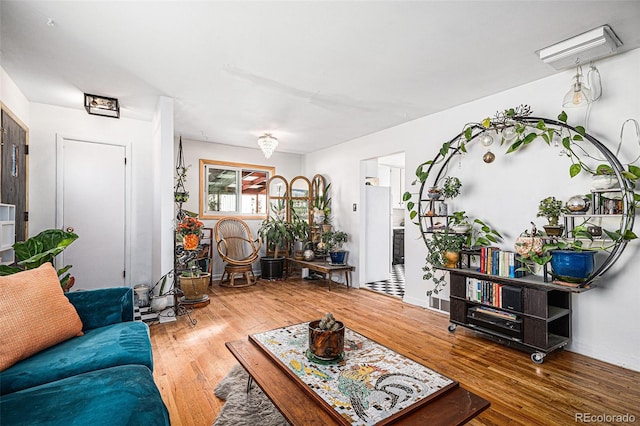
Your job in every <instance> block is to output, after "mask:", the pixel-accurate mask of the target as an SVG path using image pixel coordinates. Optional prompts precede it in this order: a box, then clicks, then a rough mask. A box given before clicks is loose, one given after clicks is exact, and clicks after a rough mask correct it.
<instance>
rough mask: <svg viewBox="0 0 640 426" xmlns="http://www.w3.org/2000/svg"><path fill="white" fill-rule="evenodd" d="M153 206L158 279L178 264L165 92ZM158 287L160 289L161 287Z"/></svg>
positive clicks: (156, 120)
mask: <svg viewBox="0 0 640 426" xmlns="http://www.w3.org/2000/svg"><path fill="white" fill-rule="evenodd" d="M152 129H153V130H152V131H153V135H152V144H153V151H152V155H151V158H152V165H151V171H152V173H153V201H152V203H153V204H152V205H153V209H152V211H151V212H150V213H152V224H153V225H152V226H153V230H152V233H151V239H152V241H151V247H152V255H151V258H152V262H151V264H152V277H153V282H156V281H157V280H159V279H160V277H162V276H163V275H165V274H166V273H168V272H169V271H171V270H172V269H173V267H174V247H175V246H174V230H175V213H174V209H173V174H174V166H173V164H174V159H173V133H174V132H173V99H171V98H168V97H166V96H161V97H160V98H159V99H158V104H157V106H156V111H155V113H154V116H153V120H152ZM159 290H160V289H159V288H158V289H157V290H156V291H159Z"/></svg>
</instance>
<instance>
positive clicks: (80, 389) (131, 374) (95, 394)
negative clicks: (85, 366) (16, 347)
mask: <svg viewBox="0 0 640 426" xmlns="http://www.w3.org/2000/svg"><path fill="white" fill-rule="evenodd" d="M0 418H1V419H2V426H10V425H11V426H13V425H29V426H34V425H65V426H68V425H78V426H86V425H96V426H97V425H123V426H124V425H132V426H133V425H135V426H138V425H154V426H156V425H157V426H161V425H169V414H168V412H167V408H166V406H165V404H164V402H163V401H162V397H161V396H160V393H159V392H158V388H157V387H156V385H155V383H154V381H153V376H152V374H151V371H149V369H148V368H147V367H143V366H141V365H125V366H118V367H112V368H107V369H103V370H97V371H92V372H89V373H85V374H81V375H78V376H73V377H69V378H66V379H62V380H58V381H55V382H52V383H47V384H45V385H41V386H36V387H33V388H29V389H25V390H22V391H19V392H15V393H12V394H9V395H4V396H3V397H2V399H1V400H0Z"/></svg>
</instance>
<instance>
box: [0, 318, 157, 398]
mask: <svg viewBox="0 0 640 426" xmlns="http://www.w3.org/2000/svg"><path fill="white" fill-rule="evenodd" d="M126 364H138V365H144V366H146V367H147V368H149V369H150V370H153V356H152V354H151V341H150V339H149V327H148V326H147V325H146V324H145V323H143V322H124V323H119V324H113V325H109V326H106V327H100V328H96V329H93V330H88V331H86V332H85V334H84V336H81V337H76V338H75V339H71V340H67V341H65V342H62V343H60V344H58V345H56V346H53V347H51V348H49V349H46V350H44V351H42V352H39V353H37V354H35V355H33V356H31V357H29V358H27V359H25V360H23V361H21V362H19V363H17V364H15V365H13V366H12V367H10V368H8V369H7V370H5V371H3V372H2V373H1V374H0V394H2V395H5V394H7V393H10V392H15V391H19V390H22V389H26V388H29V387H32V386H37V385H41V384H44V383H48V382H52V381H54V380H59V379H63V378H65V377H71V376H75V375H78V374H82V373H86V372H88V371H93V370H99V369H101V368H108V367H113V366H116V365H126Z"/></svg>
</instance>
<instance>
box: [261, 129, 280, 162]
mask: <svg viewBox="0 0 640 426" xmlns="http://www.w3.org/2000/svg"><path fill="white" fill-rule="evenodd" d="M258 146H259V147H260V149H261V150H262V152H263V153H264V156H265V158H269V157H271V154H273V151H275V149H276V147H277V146H278V139H276V138H275V137H273V136H271V133H265V134H264V135H262V136H260V137H259V138H258Z"/></svg>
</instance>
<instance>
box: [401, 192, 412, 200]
mask: <svg viewBox="0 0 640 426" xmlns="http://www.w3.org/2000/svg"><path fill="white" fill-rule="evenodd" d="M410 199H411V193H410V192H409V191H407V192H405V193H404V194H402V201H409V200H410Z"/></svg>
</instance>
